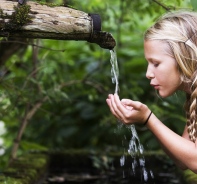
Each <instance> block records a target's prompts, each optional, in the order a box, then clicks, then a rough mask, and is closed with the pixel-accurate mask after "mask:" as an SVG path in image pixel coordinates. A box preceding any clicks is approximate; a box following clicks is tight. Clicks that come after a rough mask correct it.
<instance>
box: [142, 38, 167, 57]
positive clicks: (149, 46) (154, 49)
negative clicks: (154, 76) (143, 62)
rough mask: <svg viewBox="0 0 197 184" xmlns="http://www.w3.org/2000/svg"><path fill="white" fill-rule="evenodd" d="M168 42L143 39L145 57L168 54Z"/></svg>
mask: <svg viewBox="0 0 197 184" xmlns="http://www.w3.org/2000/svg"><path fill="white" fill-rule="evenodd" d="M169 48H170V46H169V44H168V43H167V42H164V41H160V40H145V41H144V54H145V57H146V59H151V58H152V59H153V58H157V57H161V56H162V55H169Z"/></svg>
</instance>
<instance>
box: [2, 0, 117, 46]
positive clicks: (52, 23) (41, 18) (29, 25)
mask: <svg viewBox="0 0 197 184" xmlns="http://www.w3.org/2000/svg"><path fill="white" fill-rule="evenodd" d="M97 20H98V19H97ZM97 20H96V21H94V19H93V18H92V16H90V15H89V14H87V13H85V12H82V11H79V10H75V9H71V8H68V7H60V6H59V7H50V6H47V5H41V4H39V3H36V2H27V4H25V5H19V4H18V3H17V2H13V1H6V0H1V3H0V36H1V37H14V38H21V37H22V38H40V39H55V40H84V41H89V42H92V43H97V44H98V45H100V47H102V48H107V49H113V48H114V47H115V45H116V43H115V40H114V38H113V37H112V35H111V34H110V33H107V32H102V31H101V30H98V24H99V23H98V24H97ZM95 23H96V24H95ZM95 27H96V29H95ZM100 27H101V26H100Z"/></svg>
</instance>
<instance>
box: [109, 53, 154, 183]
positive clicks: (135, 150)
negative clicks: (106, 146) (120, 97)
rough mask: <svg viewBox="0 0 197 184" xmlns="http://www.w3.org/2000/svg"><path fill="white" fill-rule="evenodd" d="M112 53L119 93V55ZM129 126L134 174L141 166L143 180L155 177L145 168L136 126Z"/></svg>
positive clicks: (122, 162)
mask: <svg viewBox="0 0 197 184" xmlns="http://www.w3.org/2000/svg"><path fill="white" fill-rule="evenodd" d="M110 53H111V59H110V62H111V66H112V68H111V78H112V83H115V84H116V86H115V93H116V94H118V91H119V83H118V78H119V69H118V62H117V56H116V52H115V50H110ZM118 122H119V124H118V128H119V129H120V128H121V127H122V125H121V126H120V123H121V122H120V121H119V120H118ZM127 128H129V129H130V131H131V139H130V142H129V148H128V154H129V155H131V157H132V158H133V162H132V171H133V174H134V175H135V174H136V167H137V166H140V168H141V170H142V175H143V180H144V181H145V182H147V181H148V174H150V176H151V178H152V179H153V178H154V175H153V172H152V171H151V170H150V171H149V172H148V171H147V170H146V168H145V158H144V156H143V153H144V148H143V145H142V144H141V143H140V140H139V137H138V135H137V132H136V130H135V126H134V125H129V126H127ZM137 155H138V156H139V161H138V160H137V157H136V156H137ZM125 160H126V159H125V155H123V156H122V157H121V158H120V166H121V167H123V166H124V165H125ZM124 177H125V175H124V171H123V178H124Z"/></svg>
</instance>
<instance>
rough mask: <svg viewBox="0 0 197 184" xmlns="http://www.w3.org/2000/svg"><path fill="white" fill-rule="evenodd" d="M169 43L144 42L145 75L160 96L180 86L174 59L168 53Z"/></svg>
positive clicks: (166, 94)
mask: <svg viewBox="0 0 197 184" xmlns="http://www.w3.org/2000/svg"><path fill="white" fill-rule="evenodd" d="M168 49H169V45H168V44H167V43H165V42H162V41H158V40H148V41H145V42H144V53H145V58H146V60H147V61H148V68H147V72H146V77H147V78H148V79H150V80H151V81H150V84H151V85H152V86H153V87H154V88H155V89H156V90H158V92H159V95H160V96H161V97H168V96H170V95H172V94H173V93H174V92H175V91H177V90H179V89H181V88H182V85H181V83H182V82H181V79H180V73H179V71H178V68H177V62H176V60H175V59H174V58H173V57H172V56H170V55H169V53H168V52H167V50H168Z"/></svg>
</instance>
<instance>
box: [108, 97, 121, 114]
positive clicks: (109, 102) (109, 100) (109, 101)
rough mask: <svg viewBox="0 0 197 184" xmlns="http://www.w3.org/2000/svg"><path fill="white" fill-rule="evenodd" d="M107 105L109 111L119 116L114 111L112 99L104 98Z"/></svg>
mask: <svg viewBox="0 0 197 184" xmlns="http://www.w3.org/2000/svg"><path fill="white" fill-rule="evenodd" d="M112 98H113V97H112ZM106 102H107V105H108V106H109V109H110V111H111V113H112V114H113V115H114V116H115V117H116V118H119V117H118V116H117V114H116V112H115V111H114V108H113V105H112V100H111V99H109V98H108V99H106Z"/></svg>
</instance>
